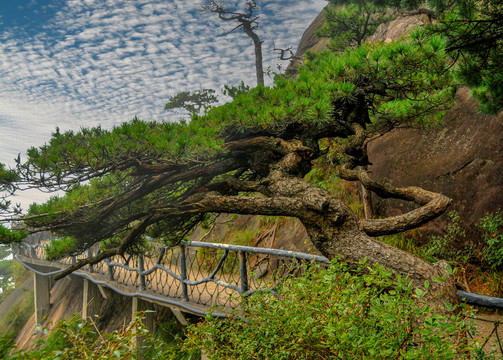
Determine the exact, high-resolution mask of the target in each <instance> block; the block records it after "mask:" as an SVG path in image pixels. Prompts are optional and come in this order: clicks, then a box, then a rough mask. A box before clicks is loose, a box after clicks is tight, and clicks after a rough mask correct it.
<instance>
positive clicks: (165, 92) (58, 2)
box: [0, 0, 327, 203]
mask: <svg viewBox="0 0 503 360" xmlns="http://www.w3.org/2000/svg"><path fill="white" fill-rule="evenodd" d="M202 3H203V1H202V0H194V1H190V0H1V1H0V135H1V136H0V139H1V140H0V162H3V163H6V164H9V165H13V159H14V158H15V157H17V154H18V153H21V155H23V154H24V153H25V151H26V149H27V148H28V147H30V146H38V145H42V144H43V143H44V142H46V141H47V140H48V139H49V137H50V134H51V132H52V131H54V129H55V128H56V127H59V128H60V129H61V130H69V129H72V130H78V129H79V128H80V127H90V126H95V125H98V124H101V125H102V126H103V127H105V128H111V127H112V126H114V125H116V124H119V123H121V122H123V121H128V120H130V119H132V118H133V117H134V116H135V115H136V116H138V117H140V118H141V119H145V120H164V121H174V120H177V119H178V118H179V117H180V115H179V114H174V113H166V112H164V111H163V108H164V104H165V103H166V102H167V100H168V98H169V96H170V95H173V94H176V93H177V92H179V91H183V90H196V89H200V88H213V89H217V90H218V89H221V88H222V87H223V84H236V85H237V84H238V83H239V82H240V81H241V80H243V81H244V82H245V83H247V84H250V85H253V86H254V85H255V84H256V78H255V68H254V64H255V60H254V52H253V46H252V45H251V40H250V39H249V38H248V37H247V36H246V35H245V34H244V33H243V32H242V31H236V32H234V33H232V34H230V35H227V36H218V35H220V34H223V33H224V32H226V31H228V30H230V29H232V28H233V24H230V23H224V22H221V21H219V20H218V18H217V16H216V15H215V14H206V13H202V12H201V11H199V9H200V8H201V4H202ZM225 3H227V4H229V6H230V7H232V6H237V7H236V8H239V4H243V3H244V1H237V0H229V1H225ZM326 3H327V2H326V1H325V0H304V1H302V0H273V1H266V0H257V4H258V6H259V8H258V9H257V12H256V13H257V15H259V16H260V18H259V23H260V28H259V30H258V34H259V36H260V37H261V40H263V42H264V43H263V51H264V67H265V68H267V67H271V69H272V70H276V66H277V64H278V63H279V64H281V65H282V66H286V65H287V62H282V61H278V60H277V59H276V58H277V55H276V54H275V53H274V52H269V51H270V50H272V48H273V43H275V44H276V46H279V47H283V48H286V47H289V46H292V47H293V50H295V48H296V46H297V44H298V42H299V40H300V37H301V36H302V33H303V32H304V30H305V29H306V28H307V26H308V25H309V24H310V23H311V21H312V20H313V19H314V18H315V17H316V15H318V13H319V12H320V11H321V9H322V8H323V7H324V6H325V5H326ZM267 81H269V83H270V79H266V82H267ZM24 198H26V199H24ZM38 199H39V197H38V196H36V195H34V194H31V195H26V194H25V195H24V196H22V197H20V198H18V199H14V201H20V200H22V202H23V203H26V202H27V201H31V200H38Z"/></svg>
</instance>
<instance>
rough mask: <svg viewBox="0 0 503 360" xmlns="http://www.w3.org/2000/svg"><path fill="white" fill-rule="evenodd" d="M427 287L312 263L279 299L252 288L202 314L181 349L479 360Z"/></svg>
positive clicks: (380, 273)
mask: <svg viewBox="0 0 503 360" xmlns="http://www.w3.org/2000/svg"><path fill="white" fill-rule="evenodd" d="M428 287H429V284H425V289H423V290H420V289H416V290H414V288H413V287H412V284H411V282H410V281H409V280H408V279H406V278H401V277H393V276H392V274H391V272H390V271H388V270H385V269H384V268H382V267H380V266H374V267H371V266H368V265H367V264H361V266H360V267H358V268H350V267H349V266H348V265H347V264H345V263H342V262H337V261H334V262H332V264H331V265H330V268H329V269H327V270H322V269H320V268H319V267H317V266H313V267H311V269H307V271H306V273H305V275H303V276H301V277H300V278H296V279H289V280H286V281H285V283H284V284H283V285H282V286H281V288H280V289H278V292H279V295H280V298H277V297H275V296H273V295H272V294H271V293H268V292H263V293H256V294H254V295H253V296H251V297H250V298H248V299H247V301H244V302H243V304H242V306H243V308H242V312H240V314H238V315H240V316H234V317H231V318H228V319H226V320H218V319H213V318H212V317H211V316H208V317H207V319H206V321H205V322H203V323H201V324H199V325H197V326H194V327H192V328H191V329H190V330H189V332H188V337H187V340H186V341H185V343H184V346H185V347H187V348H189V349H190V348H192V347H196V348H201V349H202V350H204V351H205V352H206V354H207V355H208V357H209V358H210V359H278V360H280V359H385V358H388V359H453V358H460V359H468V358H470V357H471V356H472V355H477V356H480V357H479V358H483V357H484V356H485V355H483V354H478V352H477V351H476V345H477V344H476V343H474V342H473V341H472V340H469V339H468V338H466V337H465V336H464V335H465V334H466V331H467V330H468V325H467V323H466V322H465V315H463V314H462V312H460V313H459V315H455V314H454V313H448V314H450V315H446V314H447V312H438V311H435V310H434V309H432V308H430V307H428V306H427V305H426V304H424V303H422V297H423V296H424V294H425V293H427V291H428V290H427V289H428ZM446 306H447V308H449V309H451V306H450V305H449V304H446ZM458 336H459V337H458ZM460 339H461V340H460Z"/></svg>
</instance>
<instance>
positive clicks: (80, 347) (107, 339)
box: [0, 313, 199, 360]
mask: <svg viewBox="0 0 503 360" xmlns="http://www.w3.org/2000/svg"><path fill="white" fill-rule="evenodd" d="M143 315H144V314H142V313H139V314H137V315H136V317H135V318H134V319H133V321H131V323H129V324H128V325H127V326H125V327H123V328H122V329H120V330H117V331H114V332H112V333H110V334H105V333H100V332H97V331H96V327H95V326H94V324H93V323H92V322H87V321H85V320H83V319H82V318H81V317H80V314H75V315H74V316H73V317H72V318H71V319H70V320H61V321H59V322H58V324H57V326H56V328H55V329H54V330H53V331H52V332H50V333H49V332H48V331H47V329H45V328H39V329H38V330H39V331H43V332H44V333H47V336H45V337H43V338H42V339H40V340H38V341H37V343H36V345H35V348H34V349H31V350H15V349H13V347H14V343H13V341H11V339H12V337H9V335H5V336H4V337H2V338H0V355H2V354H3V357H0V358H1V359H5V360H38V359H51V360H73V359H86V360H91V359H92V360H109V359H114V360H122V359H136V358H137V357H138V350H139V348H138V346H141V349H140V351H141V352H142V354H143V355H142V356H143V358H145V359H151V360H161V359H163V360H164V359H173V360H176V359H178V360H195V359H196V358H197V357H199V352H198V351H192V352H185V353H184V354H177V353H178V351H176V350H173V349H171V347H173V345H171V346H169V345H168V344H166V343H165V342H163V341H158V340H156V339H155V338H154V337H153V335H152V334H150V333H149V332H148V330H147V329H146V328H145V326H144V325H143V324H142V321H141V320H142V317H143ZM4 341H5V342H4ZM8 351H10V354H7V352H8Z"/></svg>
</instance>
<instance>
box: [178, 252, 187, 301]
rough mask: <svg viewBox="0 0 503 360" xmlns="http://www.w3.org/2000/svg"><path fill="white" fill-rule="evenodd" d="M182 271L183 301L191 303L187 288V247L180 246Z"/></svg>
mask: <svg viewBox="0 0 503 360" xmlns="http://www.w3.org/2000/svg"><path fill="white" fill-rule="evenodd" d="M180 270H181V273H182V299H183V301H189V291H188V288H187V283H186V282H185V281H186V280H187V259H186V258H185V245H180Z"/></svg>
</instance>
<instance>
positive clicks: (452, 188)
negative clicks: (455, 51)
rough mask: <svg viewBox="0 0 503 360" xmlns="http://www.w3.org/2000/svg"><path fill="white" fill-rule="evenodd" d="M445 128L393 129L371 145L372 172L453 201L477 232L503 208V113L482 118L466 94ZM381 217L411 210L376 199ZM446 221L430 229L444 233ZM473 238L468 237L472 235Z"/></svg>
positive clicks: (462, 93)
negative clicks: (489, 214) (485, 218)
mask: <svg viewBox="0 0 503 360" xmlns="http://www.w3.org/2000/svg"><path fill="white" fill-rule="evenodd" d="M444 123H445V124H444V125H443V126H442V125H440V126H433V127H430V128H427V129H401V130H395V131H393V132H391V133H389V134H387V135H385V136H383V137H382V138H379V139H376V140H374V141H373V142H371V143H370V144H369V148H368V150H369V151H368V152H369V158H370V161H371V163H372V164H373V165H372V166H371V167H370V169H371V170H372V172H373V174H374V175H375V176H376V177H377V178H379V179H388V180H389V181H390V182H391V183H393V184H394V185H396V186H406V185H417V186H421V187H423V188H425V189H428V190H431V191H436V192H440V193H442V194H444V195H447V196H449V197H451V198H452V199H453V203H452V205H451V207H450V208H449V209H448V211H450V210H457V211H458V212H459V213H460V215H461V218H462V219H463V220H464V221H465V222H466V224H467V225H468V226H469V228H470V232H474V233H475V232H476V228H475V223H476V222H477V221H478V219H480V218H481V217H483V216H484V215H485V214H486V213H487V212H491V211H495V210H497V209H499V208H503V161H502V160H503V112H502V113H500V114H499V116H496V115H484V114H480V113H479V111H478V106H477V103H476V102H475V100H473V99H472V98H471V97H470V95H469V90H468V89H461V90H460V91H459V94H458V102H457V104H456V105H455V106H454V108H452V109H451V110H450V111H448V112H447V113H446V115H445V117H444ZM375 205H376V208H377V210H378V211H379V212H380V213H381V214H382V215H386V216H389V215H392V214H400V213H402V212H404V211H405V210H406V209H407V208H406V206H405V205H402V204H400V203H398V202H396V201H388V200H386V201H384V200H381V199H377V198H376V199H375ZM445 222H446V216H445V215H443V216H442V218H440V219H439V220H437V221H435V222H434V223H432V224H431V225H428V226H427V227H426V229H425V230H426V231H427V232H430V233H431V232H432V233H440V228H441V227H442V226H443V224H445ZM468 235H470V234H468Z"/></svg>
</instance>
